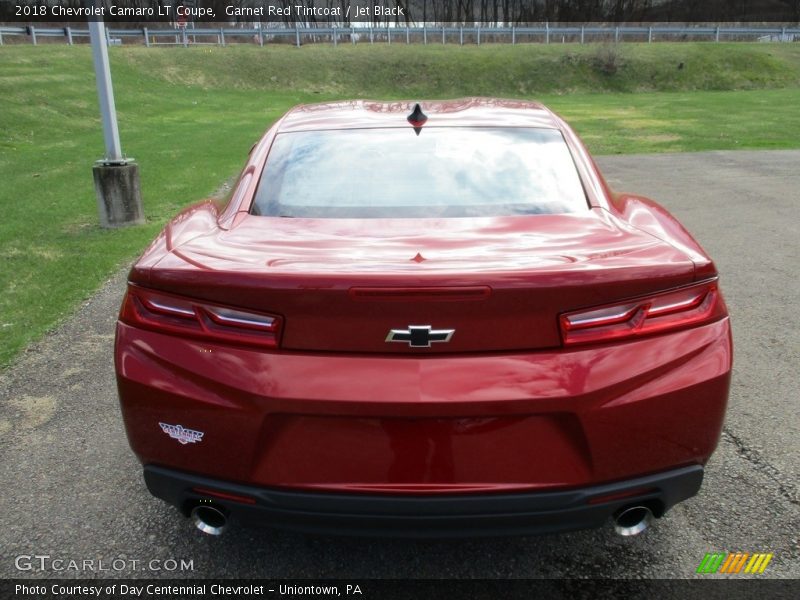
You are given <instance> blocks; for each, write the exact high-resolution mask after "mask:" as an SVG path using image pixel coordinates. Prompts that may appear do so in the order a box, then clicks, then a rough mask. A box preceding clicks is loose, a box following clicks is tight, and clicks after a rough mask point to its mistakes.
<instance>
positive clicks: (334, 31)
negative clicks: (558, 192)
mask: <svg viewBox="0 0 800 600" xmlns="http://www.w3.org/2000/svg"><path fill="white" fill-rule="evenodd" d="M106 35H107V41H108V43H109V44H121V43H123V41H124V40H130V41H132V42H139V41H141V42H143V43H144V45H146V46H155V45H172V46H174V45H181V46H190V45H200V44H213V45H219V46H225V45H226V44H228V43H231V42H233V43H241V42H243V41H246V42H247V43H256V44H259V45H261V46H263V45H264V44H265V43H270V42H276V41H285V42H288V43H291V44H294V45H296V46H298V47H299V46H301V45H302V44H303V43H321V42H322V43H331V44H333V45H334V46H336V45H338V44H341V43H350V44H357V43H364V42H368V43H375V42H383V43H387V44H394V43H405V44H411V43H423V44H433V43H439V44H446V43H448V41H449V42H450V43H458V44H461V45H463V44H465V43H469V44H478V45H480V44H481V41H484V43H485V42H487V41H491V42H493V43H511V44H517V43H522V42H540V43H545V44H550V43H561V42H567V41H569V42H573V43H574V42H580V43H581V44H583V43H587V42H591V41H598V40H603V41H605V40H614V41H615V42H622V41H624V40H625V39H628V40H630V41H645V40H646V41H647V42H653V41H667V40H675V39H676V38H678V39H691V40H709V41H715V42H719V41H728V40H734V41H740V40H750V41H751V40H760V41H785V42H791V41H800V28H787V27H669V26H655V27H633V26H618V27H586V26H581V27H578V26H574V27H550V26H549V25H544V26H542V27H446V26H442V27H425V26H422V27H380V28H378V27H319V28H316V27H315V28H295V29H290V28H281V29H278V28H268V29H262V28H253V29H241V28H224V27H223V28H218V29H210V28H197V29H194V28H188V29H187V28H179V29H148V28H147V27H145V28H142V29H106ZM9 36H24V37H27V38H29V39H30V41H31V43H32V44H33V45H36V44H37V43H38V42H39V41H41V40H42V39H43V38H64V39H65V40H66V43H67V44H69V45H72V44H74V43H76V42H80V41H85V40H88V37H89V30H88V29H73V28H71V27H59V28H46V27H34V26H28V27H0V45H2V44H3V38H4V37H9ZM82 38H85V40H82ZM243 38H244V39H243Z"/></svg>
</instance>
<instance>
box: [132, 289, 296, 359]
mask: <svg viewBox="0 0 800 600" xmlns="http://www.w3.org/2000/svg"><path fill="white" fill-rule="evenodd" d="M119 318H120V320H121V321H123V322H125V323H127V324H129V325H134V326H136V327H142V328H144V329H151V330H153V331H160V332H164V333H174V334H177V335H184V336H189V337H196V338H202V339H207V340H213V341H219V342H227V343H231V344H245V345H249V346H261V347H265V348H276V347H277V346H278V338H279V335H280V329H281V318H280V317H278V316H275V315H268V314H264V313H260V312H253V311H249V310H242V309H240V308H231V307H228V306H221V305H219V304H211V303H208V302H203V301H199V300H193V299H191V298H184V297H181V296H176V295H174V294H167V293H164V292H157V291H154V290H149V289H146V288H141V287H138V286H134V285H129V286H128V293H127V294H126V295H125V300H124V301H123V303H122V310H121V311H120V315H119Z"/></svg>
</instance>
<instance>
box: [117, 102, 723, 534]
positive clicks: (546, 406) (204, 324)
mask: <svg viewBox="0 0 800 600" xmlns="http://www.w3.org/2000/svg"><path fill="white" fill-rule="evenodd" d="M115 358H116V360H115V363H116V371H117V382H118V387H119V395H120V402H121V405H122V414H123V417H124V420H125V426H126V429H127V434H128V439H129V440H130V444H131V447H132V448H133V450H134V452H135V453H136V455H137V456H138V458H139V459H140V460H141V462H142V463H143V464H144V477H145V481H146V483H147V486H148V488H149V490H150V491H151V492H152V493H153V494H154V495H155V496H157V497H159V498H162V499H164V500H166V501H167V502H169V503H171V504H174V505H175V506H177V507H179V508H180V509H181V511H183V513H185V514H186V515H191V516H192V518H193V519H194V521H195V523H196V524H197V526H198V527H199V528H200V529H201V530H203V531H205V532H207V533H219V532H220V531H221V530H222V529H223V528H224V527H225V526H226V524H227V522H228V520H229V519H231V520H236V521H240V522H252V521H260V522H263V523H266V524H269V525H272V526H275V527H281V528H289V529H299V530H308V531H316V532H339V533H357V532H361V533H369V534H379V535H393V536H414V535H421V536H439V535H445V536H454V535H468V536H472V535H478V534H492V535H494V534H509V533H537V532H548V531H558V530H566V529H576V528H586V527H596V526H600V525H602V524H603V523H604V522H607V521H608V519H609V518H613V519H614V520H615V522H616V527H617V530H618V531H619V532H620V533H622V534H626V535H632V534H635V533H638V532H640V531H642V530H644V529H645V528H646V527H647V525H648V523H649V522H650V520H651V518H652V517H653V516H655V517H660V516H662V515H663V514H664V513H665V511H667V510H668V509H670V508H671V507H672V506H674V505H675V504H676V503H678V502H680V501H682V500H685V499H687V498H689V497H691V496H693V495H694V494H696V493H697V491H698V489H699V488H700V484H701V481H702V477H703V468H704V465H705V463H706V462H707V461H708V459H709V457H710V456H711V453H712V452H713V451H714V448H715V446H716V444H717V441H718V439H719V435H720V431H721V428H722V422H723V418H724V413H725V407H726V403H727V397H728V388H729V382H730V374H731V361H732V347H731V333H730V325H729V319H728V313H727V310H726V307H725V304H724V302H723V299H722V295H721V292H720V289H719V285H718V281H717V271H716V268H715V267H714V264H713V262H712V261H711V259H710V258H709V257H708V256H707V255H706V253H705V252H704V251H703V249H702V248H701V247H700V246H699V245H698V243H697V242H696V241H695V240H694V239H693V238H692V236H691V235H690V234H689V233H688V232H687V231H686V230H685V229H684V228H683V227H682V226H681V225H680V223H678V221H676V220H675V218H674V217H672V216H671V215H670V214H669V213H668V212H667V211H666V210H664V209H663V208H662V207H661V206H659V205H658V204H656V203H655V202H652V201H651V200H648V199H646V198H642V197H639V196H632V195H627V194H615V193H613V192H611V191H610V190H609V188H608V186H607V185H606V183H605V181H604V180H603V177H602V176H601V175H600V173H599V172H598V169H597V167H596V166H595V164H594V162H593V161H592V159H591V158H590V156H589V155H588V153H587V151H586V149H585V148H584V146H583V144H582V143H581V142H580V140H579V139H578V138H577V136H576V135H575V133H573V131H572V130H571V129H570V128H569V127H568V126H567V125H566V124H565V123H564V122H563V121H562V120H561V119H560V118H559V117H558V116H556V115H555V114H553V113H552V112H550V111H549V110H548V109H546V108H545V107H543V106H541V105H539V104H535V103H532V102H523V101H517V100H514V101H506V100H490V99H466V100H455V101H435V102H423V103H421V106H420V105H418V104H416V103H409V102H367V101H353V102H339V103H333V104H318V105H308V106H300V107H297V108H295V109H293V110H291V111H290V112H289V113H287V114H286V115H285V116H284V117H283V118H281V119H280V120H279V121H278V122H277V123H276V124H275V125H274V126H273V127H272V128H271V129H270V130H269V131H268V132H267V133H266V135H265V136H264V137H263V138H262V139H261V141H260V142H258V143H257V144H256V145H255V146H254V147H253V149H252V150H251V153H250V156H249V158H248V160H247V163H246V165H245V167H244V170H243V171H242V173H241V176H240V177H239V180H238V182H237V183H236V185H235V186H234V187H233V191H232V193H231V194H230V197H229V198H228V199H227V200H225V201H224V202H215V201H207V202H203V203H201V204H198V205H196V206H192V207H191V208H189V209H187V210H185V211H184V212H182V213H181V214H179V215H178V216H177V217H175V218H174V219H173V220H172V221H171V222H170V223H169V224H168V225H167V226H166V228H165V229H164V231H163V232H162V233H161V235H159V237H158V238H157V239H156V240H155V241H154V242H153V243H152V244H151V245H150V247H149V248H148V249H147V250H146V251H145V253H144V254H143V256H142V257H141V258H140V259H139V260H138V262H137V263H136V264H135V265H134V267H133V269H132V270H131V273H130V278H129V284H128V290H127V294H126V296H125V299H124V301H123V304H122V309H121V312H120V315H119V322H118V325H117V335H116V357H115Z"/></svg>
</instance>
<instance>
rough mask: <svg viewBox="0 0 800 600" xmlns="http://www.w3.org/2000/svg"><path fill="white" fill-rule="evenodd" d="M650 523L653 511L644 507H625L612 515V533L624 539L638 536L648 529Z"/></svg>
mask: <svg viewBox="0 0 800 600" xmlns="http://www.w3.org/2000/svg"><path fill="white" fill-rule="evenodd" d="M652 521H653V511H651V510H650V509H649V508H647V507H646V506H641V505H632V506H625V507H623V508H621V509H619V510H618V511H617V512H616V514H615V515H614V531H616V532H617V533H618V534H619V535H622V536H626V537H627V536H631V535H639V534H640V533H642V532H643V531H644V530H645V529H647V528H648V527H650V523H651V522H652Z"/></svg>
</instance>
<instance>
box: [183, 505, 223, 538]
mask: <svg viewBox="0 0 800 600" xmlns="http://www.w3.org/2000/svg"><path fill="white" fill-rule="evenodd" d="M189 516H190V518H191V519H192V522H193V523H194V526H195V527H197V528H198V529H199V530H200V531H202V532H203V533H207V534H208V535H222V532H223V531H225V529H226V528H227V527H228V516H227V515H226V514H225V513H224V512H222V510H220V509H219V508H217V507H216V506H212V505H210V504H198V505H197V506H195V507H194V508H193V509H192V512H191V514H190V515H189Z"/></svg>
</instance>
